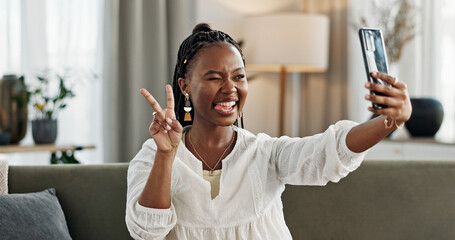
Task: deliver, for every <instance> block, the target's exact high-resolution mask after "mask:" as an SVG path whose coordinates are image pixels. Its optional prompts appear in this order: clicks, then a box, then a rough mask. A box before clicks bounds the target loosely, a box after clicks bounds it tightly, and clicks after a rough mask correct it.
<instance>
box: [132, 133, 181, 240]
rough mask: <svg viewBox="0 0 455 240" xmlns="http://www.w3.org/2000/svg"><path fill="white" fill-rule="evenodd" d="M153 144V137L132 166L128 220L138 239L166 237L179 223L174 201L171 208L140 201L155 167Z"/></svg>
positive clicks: (133, 161)
mask: <svg viewBox="0 0 455 240" xmlns="http://www.w3.org/2000/svg"><path fill="white" fill-rule="evenodd" d="M153 146H155V144H154V142H153V140H148V141H146V142H145V143H144V145H143V146H142V149H141V150H140V151H139V153H138V154H137V155H136V156H135V157H134V159H133V160H132V161H131V163H130V166H129V168H128V190H127V197H126V198H127V199H126V216H125V221H126V226H127V227H128V231H129V232H130V235H131V237H133V238H134V239H164V238H165V237H166V236H167V235H168V234H169V232H170V231H171V230H172V228H174V226H175V224H176V223H177V217H176V214H175V210H174V205H173V204H172V203H171V207H170V208H168V209H155V208H147V207H144V206H141V205H140V204H139V203H138V198H139V195H140V194H141V193H142V190H143V189H144V186H145V183H146V181H147V179H148V176H149V174H150V170H151V169H152V166H153V159H154V156H155V150H154V149H156V148H154V147H153Z"/></svg>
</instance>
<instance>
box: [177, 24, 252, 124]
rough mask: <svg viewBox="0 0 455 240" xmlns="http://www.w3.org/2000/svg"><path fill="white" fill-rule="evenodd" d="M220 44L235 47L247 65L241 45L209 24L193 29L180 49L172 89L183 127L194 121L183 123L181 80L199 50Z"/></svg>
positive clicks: (183, 104)
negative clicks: (223, 43)
mask: <svg viewBox="0 0 455 240" xmlns="http://www.w3.org/2000/svg"><path fill="white" fill-rule="evenodd" d="M218 42H225V43H229V44H231V45H233V46H234V47H235V48H236V49H237V50H238V51H239V52H240V55H241V56H242V60H243V64H245V60H244V57H243V53H242V50H241V48H240V46H239V44H238V43H237V42H236V41H235V40H234V39H232V38H231V37H230V36H229V35H228V34H226V33H224V32H222V31H218V30H212V29H211V27H210V25H208V24H207V23H199V24H197V25H196V26H195V27H194V29H193V33H192V34H191V35H190V36H189V37H187V38H186V39H185V40H184V41H183V42H182V44H181V45H180V47H179V52H178V55H177V63H176V64H175V70H174V78H173V83H172V89H173V92H174V98H175V103H176V104H175V116H176V117H177V120H178V121H179V122H180V124H181V125H182V126H186V125H191V124H192V123H193V121H186V122H185V121H183V119H184V116H185V111H184V110H183V106H185V96H184V95H183V93H182V91H180V87H179V83H178V81H179V78H185V77H186V74H187V73H188V70H189V68H190V67H191V66H190V62H191V60H192V59H193V58H194V57H195V56H196V54H197V53H198V51H199V50H201V49H202V48H205V47H209V46H211V45H212V44H214V43H218ZM190 101H191V100H190ZM190 114H191V118H192V119H193V117H194V109H192V110H191V112H190Z"/></svg>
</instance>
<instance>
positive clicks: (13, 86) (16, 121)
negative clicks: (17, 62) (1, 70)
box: [0, 75, 28, 143]
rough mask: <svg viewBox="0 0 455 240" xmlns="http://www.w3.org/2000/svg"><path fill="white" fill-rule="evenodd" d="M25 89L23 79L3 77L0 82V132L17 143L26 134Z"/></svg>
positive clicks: (13, 76)
mask: <svg viewBox="0 0 455 240" xmlns="http://www.w3.org/2000/svg"><path fill="white" fill-rule="evenodd" d="M27 121H28V118H27V89H26V87H25V83H24V81H23V78H18V77H17V76H16V75H4V76H3V78H2V79H1V80H0V130H1V131H3V132H9V133H10V142H9V143H18V142H19V141H21V140H22V139H23V138H24V137H25V134H26V133H27Z"/></svg>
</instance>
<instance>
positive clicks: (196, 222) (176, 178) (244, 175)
mask: <svg viewBox="0 0 455 240" xmlns="http://www.w3.org/2000/svg"><path fill="white" fill-rule="evenodd" d="M354 125H355V123H354V122H351V121H339V122H337V123H336V124H334V125H332V126H330V127H329V128H328V129H327V130H326V131H325V132H324V133H321V134H317V135H314V136H309V137H304V138H289V137H280V138H272V137H270V136H268V135H266V134H263V133H260V134H258V135H257V136H255V135H253V134H252V133H250V132H248V131H246V130H244V129H240V128H236V127H235V128H234V129H235V130H236V131H237V133H238V134H237V136H238V137H237V141H236V143H235V146H234V149H233V150H232V152H231V153H230V154H229V155H228V156H226V158H225V159H223V160H222V166H223V171H222V174H221V179H220V189H219V194H218V196H216V197H215V198H214V199H213V200H212V198H211V187H210V183H209V182H207V181H206V180H204V178H203V170H202V163H201V161H199V160H198V159H197V158H196V157H195V156H194V155H193V154H192V153H191V152H190V151H189V150H188V149H187V148H186V147H185V145H184V144H183V143H180V145H179V148H178V150H177V155H176V157H175V160H174V163H173V168H172V180H171V199H172V200H171V207H170V208H169V209H153V208H146V207H143V206H141V205H139V204H138V202H137V200H138V198H139V195H140V194H141V192H142V190H143V188H144V186H145V183H146V181H147V178H148V176H149V173H150V170H151V169H152V165H153V161H154V156H155V152H156V150H157V147H156V144H155V142H154V141H153V139H149V140H147V141H146V142H145V143H144V145H143V146H142V149H141V150H140V151H139V152H138V154H137V155H136V156H135V157H134V159H133V160H132V161H131V163H130V166H129V169H128V191H127V206H126V217H125V219H126V225H127V227H128V230H129V231H130V234H131V236H132V237H133V238H135V239H179V240H184V239H210V240H212V239H292V237H291V234H290V232H289V230H288V228H287V226H286V224H285V221H284V216H283V209H282V207H283V206H282V202H281V193H282V192H283V190H284V189H285V184H293V185H326V184H327V183H328V182H329V181H332V182H338V181H339V180H340V179H341V178H343V177H345V176H346V175H347V174H348V173H349V172H351V171H353V170H355V169H356V168H357V167H359V166H360V163H361V162H362V160H363V158H364V156H365V153H366V152H363V153H354V152H352V151H350V150H349V149H348V147H347V146H346V135H347V133H348V132H349V130H350V129H351V128H352V127H353V126H354Z"/></svg>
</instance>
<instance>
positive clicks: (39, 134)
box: [32, 119, 57, 144]
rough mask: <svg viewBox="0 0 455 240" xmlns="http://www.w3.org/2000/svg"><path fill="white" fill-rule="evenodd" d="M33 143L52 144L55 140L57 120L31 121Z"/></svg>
mask: <svg viewBox="0 0 455 240" xmlns="http://www.w3.org/2000/svg"><path fill="white" fill-rule="evenodd" d="M32 135H33V141H35V143H36V144H52V143H55V140H56V139H57V120H56V119H39V120H33V121H32Z"/></svg>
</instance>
